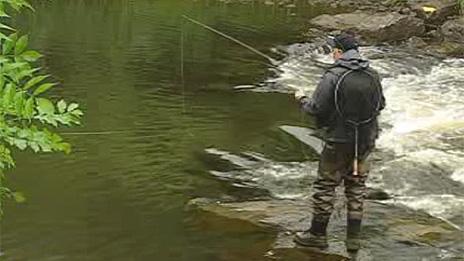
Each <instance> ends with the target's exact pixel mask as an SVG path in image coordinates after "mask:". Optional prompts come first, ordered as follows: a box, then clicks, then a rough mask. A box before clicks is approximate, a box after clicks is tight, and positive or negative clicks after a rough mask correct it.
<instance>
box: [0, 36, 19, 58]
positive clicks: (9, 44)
mask: <svg viewBox="0 0 464 261" xmlns="http://www.w3.org/2000/svg"><path fill="white" fill-rule="evenodd" d="M17 37H18V35H17V34H16V33H14V34H10V36H8V39H5V42H3V46H2V53H3V54H4V55H7V54H10V52H11V50H13V47H14V46H15V42H16V38H17Z"/></svg>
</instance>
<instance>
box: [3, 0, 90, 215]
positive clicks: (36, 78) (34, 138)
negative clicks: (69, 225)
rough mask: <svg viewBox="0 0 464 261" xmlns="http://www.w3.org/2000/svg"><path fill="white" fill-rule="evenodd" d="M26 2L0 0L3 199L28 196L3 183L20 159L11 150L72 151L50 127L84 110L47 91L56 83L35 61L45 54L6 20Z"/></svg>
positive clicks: (63, 123)
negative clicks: (49, 97) (55, 98)
mask: <svg viewBox="0 0 464 261" xmlns="http://www.w3.org/2000/svg"><path fill="white" fill-rule="evenodd" d="M24 7H26V8H29V9H32V6H30V5H29V4H28V3H27V2H26V1H24V0H0V18H1V19H0V47H1V48H0V204H1V201H2V199H4V198H5V197H10V198H14V199H21V200H22V199H23V197H22V196H18V195H20V194H18V193H12V192H11V191H10V190H9V189H7V188H5V187H4V181H5V176H4V173H5V170H7V169H9V168H12V167H14V165H15V163H14V160H13V157H12V154H11V153H12V151H13V150H19V151H24V150H28V149H30V150H32V151H33V152H54V151H61V152H65V153H69V152H70V145H69V144H68V143H66V142H65V141H64V140H63V139H62V138H61V137H60V136H59V135H58V134H56V133H54V132H53V131H52V130H51V129H52V128H56V127H59V126H71V125H76V124H79V123H80V118H81V116H82V115H83V113H82V111H81V110H80V109H79V105H78V104H76V103H67V102H66V101H64V100H60V101H58V102H56V101H52V100H50V99H47V98H46V97H45V96H44V95H45V94H46V92H47V91H48V90H50V89H51V88H53V87H54V86H56V85H57V84H56V83H53V82H49V81H47V79H48V78H49V75H42V74H40V72H39V71H40V68H38V67H36V65H34V63H35V62H36V61H37V60H38V59H39V58H40V57H41V56H42V55H41V54H40V53H38V52H37V51H34V50H29V49H28V36H27V35H21V34H19V33H18V32H16V30H15V29H14V28H12V27H11V26H10V25H8V24H5V21H8V20H6V19H9V17H10V14H9V11H12V10H16V11H19V10H20V9H22V8H24ZM21 200H20V201H21ZM0 211H1V205H0Z"/></svg>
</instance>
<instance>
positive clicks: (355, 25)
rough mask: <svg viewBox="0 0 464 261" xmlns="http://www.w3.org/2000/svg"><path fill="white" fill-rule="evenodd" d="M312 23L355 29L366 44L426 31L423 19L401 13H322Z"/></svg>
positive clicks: (396, 39)
mask: <svg viewBox="0 0 464 261" xmlns="http://www.w3.org/2000/svg"><path fill="white" fill-rule="evenodd" d="M311 24H312V25H314V26H316V27H319V28H321V29H323V30H326V31H332V30H351V31H354V32H356V33H358V34H359V35H360V36H361V41H362V42H363V43H365V44H377V43H381V42H391V41H400V40H405V39H408V38H410V37H412V36H419V35H423V34H424V32H425V26H424V22H423V20H421V19H419V18H416V17H413V16H410V15H402V14H399V13H369V12H354V13H345V14H338V15H321V16H318V17H316V18H314V19H312V20H311Z"/></svg>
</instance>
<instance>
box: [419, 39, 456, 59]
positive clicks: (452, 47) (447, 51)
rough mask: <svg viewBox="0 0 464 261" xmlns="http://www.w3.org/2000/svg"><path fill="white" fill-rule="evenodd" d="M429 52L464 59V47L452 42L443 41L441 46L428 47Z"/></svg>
mask: <svg viewBox="0 0 464 261" xmlns="http://www.w3.org/2000/svg"><path fill="white" fill-rule="evenodd" d="M427 51H428V52H430V53H435V54H438V55H442V56H445V57H446V56H453V57H459V58H463V57H464V45H463V44H462V43H456V42H452V41H443V42H442V43H440V44H433V45H430V46H428V47H427Z"/></svg>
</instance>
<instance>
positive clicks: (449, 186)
mask: <svg viewBox="0 0 464 261" xmlns="http://www.w3.org/2000/svg"><path fill="white" fill-rule="evenodd" d="M34 6H35V7H36V12H35V13H34V14H26V15H23V16H21V17H20V18H19V19H17V25H18V26H19V27H20V28H21V31H23V32H27V33H29V34H30V41H31V46H32V47H33V48H35V49H38V50H40V51H41V52H42V53H43V54H44V55H45V57H44V58H43V60H42V67H43V69H44V70H45V71H46V72H47V73H50V74H52V75H53V76H54V77H55V79H56V80H57V81H59V82H60V83H61V85H60V87H58V88H57V89H55V90H54V91H52V92H51V94H52V95H53V96H56V97H61V96H64V97H68V98H69V99H71V100H75V101H78V102H79V103H81V104H82V106H83V108H84V109H85V112H86V116H85V119H84V122H83V126H82V127H78V128H74V129H66V130H62V131H61V132H62V133H63V136H65V137H66V138H67V139H68V140H69V141H70V142H71V143H72V144H73V148H74V151H73V154H71V155H69V156H64V155H55V154H54V155H41V156H37V155H32V154H29V153H17V154H16V155H17V158H18V161H17V165H18V167H17V168H16V169H15V170H14V171H12V172H11V173H10V174H9V180H10V186H11V187H13V188H14V189H15V190H18V191H21V192H22V193H24V195H25V196H26V198H27V201H26V202H25V203H23V204H16V203H11V202H10V203H8V205H7V206H6V208H5V216H4V219H3V220H2V237H1V244H0V249H1V251H2V253H3V256H2V259H5V260H34V261H35V260H239V259H244V260H260V259H262V258H263V255H264V253H266V251H267V250H268V249H269V245H270V243H271V242H272V241H273V238H274V236H275V235H274V234H273V233H270V232H269V231H263V230H262V229H258V228H256V227H253V226H251V225H250V226H249V225H246V224H241V223H239V224H237V223H235V222H228V221H227V220H224V219H221V218H218V217H215V216H214V215H210V216H208V215H206V216H204V215H201V216H198V215H197V214H196V213H195V212H192V211H191V210H189V209H188V208H186V204H187V203H188V202H189V200H191V199H193V198H196V197H209V198H224V199H231V198H233V199H242V200H243V199H253V198H262V197H273V198H301V197H307V193H306V190H305V188H307V187H308V186H309V184H306V183H305V177H306V176H308V175H314V168H313V167H311V166H312V165H314V160H315V159H316V158H317V155H316V154H315V153H314V152H312V151H311V149H309V148H306V147H305V146H303V145H301V144H300V143H298V142H297V141H295V140H294V139H292V138H291V137H289V136H287V135H286V134H284V133H282V132H281V131H280V130H279V128H278V127H279V126H281V125H285V124H286V125H300V126H306V125H307V126H310V123H309V122H308V121H306V119H304V118H302V116H301V114H300V113H299V111H298V109H297V107H296V104H295V102H294V100H293V97H292V96H291V95H288V87H289V86H292V85H293V86H302V87H305V88H308V91H310V90H312V89H313V88H314V87H313V86H314V84H316V82H317V80H318V78H319V75H320V73H321V72H322V69H321V68H320V67H318V66H315V65H314V61H315V60H317V61H320V62H327V60H328V59H327V57H323V56H320V55H317V54H313V53H312V51H311V50H312V49H311V47H310V46H308V45H304V44H303V45H295V44H293V43H295V42H297V41H299V40H300V39H301V37H300V35H301V32H302V31H304V29H305V26H307V21H308V19H309V18H311V17H314V16H315V15H317V14H320V13H323V12H325V11H326V10H325V9H324V7H323V6H312V5H309V4H307V3H305V2H303V1H297V6H298V9H293V8H291V7H289V8H286V7H276V6H268V5H262V4H258V3H248V4H226V3H223V2H220V1H206V0H205V1H172V0H169V1H168V0H158V1H149V0H131V1H129V0H116V1H104V0H98V1H35V2H34ZM182 14H188V15H190V16H192V17H195V18H197V19H199V20H201V21H203V22H205V23H207V24H209V25H212V26H214V27H216V28H219V29H220V30H222V31H224V32H227V33H229V34H231V35H234V36H236V37H238V38H239V39H242V40H246V41H247V42H248V43H250V44H251V45H253V46H255V47H257V48H258V49H260V50H262V51H263V52H266V53H269V54H272V55H274V57H276V58H278V59H279V60H281V61H282V63H281V69H282V71H283V73H282V72H279V73H276V72H275V71H273V70H272V69H271V68H268V66H267V65H266V64H265V63H264V62H263V61H262V59H261V58H259V57H256V56H255V55H254V54H253V53H251V52H249V51H247V50H246V49H243V48H242V47H240V46H237V45H235V44H234V43H231V42H230V41H227V40H225V39H222V38H220V37H218V36H216V35H214V34H212V33H210V32H208V31H205V30H204V29H202V28H199V27H198V26H195V25H192V24H189V23H186V22H184V21H182V19H181V18H180V16H181V15H182ZM181 38H183V44H182V41H181ZM278 50H280V51H278ZM273 53H274V54H273ZM277 53H279V54H277ZM282 53H284V55H282ZM363 53H365V54H366V56H368V57H371V58H372V60H373V64H374V66H375V67H376V68H378V69H379V70H380V71H381V73H382V75H383V77H384V84H385V94H386V96H387V100H388V108H387V110H386V111H385V113H384V114H383V116H382V125H383V127H384V132H383V133H382V136H381V138H380V140H379V155H381V156H380V158H381V159H380V160H379V162H378V164H376V165H375V167H374V169H373V174H372V178H371V180H370V185H371V186H372V187H380V188H382V189H384V190H386V191H388V192H390V193H391V194H393V195H395V197H394V199H393V200H391V202H389V203H390V204H393V205H395V204H401V205H406V206H408V207H409V208H412V209H415V210H417V211H426V212H428V213H430V214H432V215H435V216H436V217H439V218H442V219H444V220H446V221H447V222H449V223H450V224H453V226H456V227H458V228H460V229H462V228H463V227H464V224H463V223H464V222H463V221H462V220H463V214H462V213H463V211H462V209H463V207H464V192H463V191H464V190H463V188H464V184H463V182H464V173H463V169H464V155H463V154H464V150H463V146H464V137H463V134H464V131H463V128H464V122H463V119H464V107H463V105H462V102H461V101H460V97H462V94H463V92H464V89H463V87H462V86H463V84H464V76H463V75H464V69H463V65H464V61H463V60H453V59H448V60H440V59H435V58H430V57H426V56H421V55H417V54H414V53H411V52H406V51H403V50H396V49H395V50H389V49H387V48H365V49H364V50H363ZM182 56H183V63H181V58H182ZM182 72H183V73H182ZM295 72H297V75H296V74H295ZM302 78H303V80H302ZM243 85H256V86H257V88H256V89H254V90H250V91H247V90H240V91H238V90H236V89H234V87H235V86H243ZM94 132H101V133H94ZM212 155H213V156H217V155H219V156H220V157H222V159H224V160H223V161H222V162H220V163H218V162H217V161H216V160H211V156H212ZM256 162H260V164H256ZM237 166H241V167H239V168H237ZM307 166H310V168H309V169H310V171H306V172H302V171H301V170H302V169H308V167H307ZM298 170H299V171H298Z"/></svg>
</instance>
